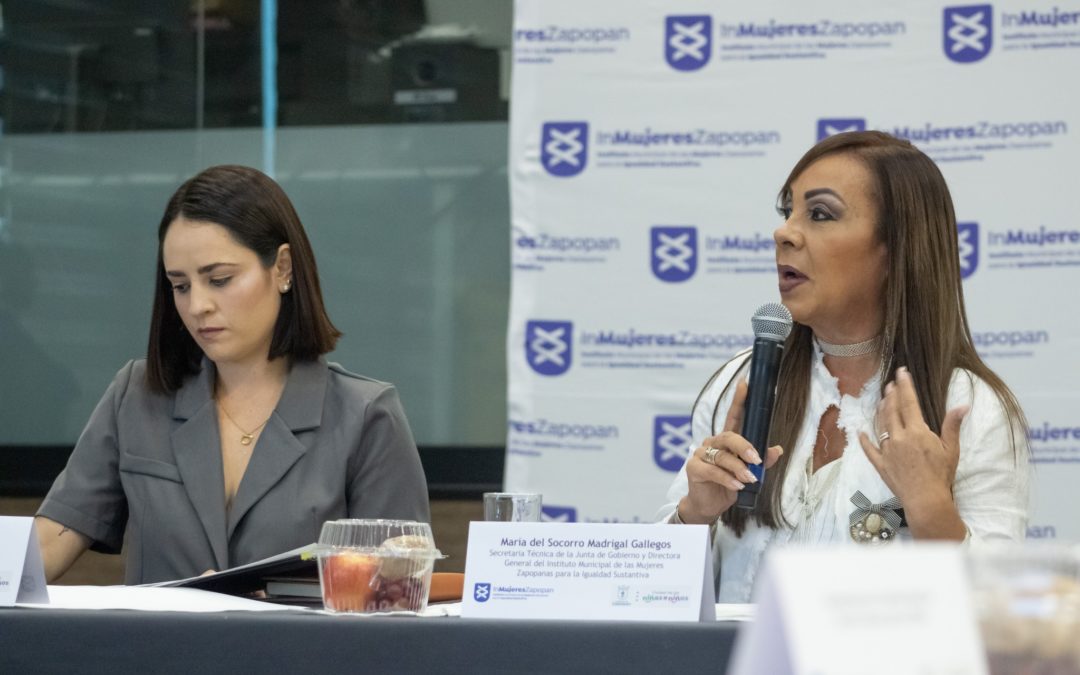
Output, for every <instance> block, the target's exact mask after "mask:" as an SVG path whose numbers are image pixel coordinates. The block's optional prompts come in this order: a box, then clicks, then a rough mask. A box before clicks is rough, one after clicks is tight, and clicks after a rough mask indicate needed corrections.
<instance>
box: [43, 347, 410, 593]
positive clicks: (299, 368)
mask: <svg viewBox="0 0 1080 675" xmlns="http://www.w3.org/2000/svg"><path fill="white" fill-rule="evenodd" d="M213 383H214V366H213V363H211V362H210V361H209V360H206V359H204V360H203V367H202V370H201V371H200V372H199V373H198V374H197V375H194V376H192V377H189V378H188V379H187V380H185V382H184V385H183V386H182V387H181V388H180V390H179V391H177V392H176V393H175V394H173V395H161V394H156V393H153V392H151V391H150V390H149V389H148V388H147V386H146V363H145V361H133V362H130V363H128V364H127V365H126V366H124V367H123V368H122V369H121V370H120V372H119V373H117V375H116V378H115V379H114V380H113V382H112V384H111V385H109V388H108V390H107V391H106V392H105V396H104V397H102V399H101V401H100V402H99V403H98V405H97V408H96V409H95V410H94V413H93V414H92V415H91V417H90V421H89V422H88V423H87V425H86V428H85V429H84V430H83V433H82V435H81V436H80V437H79V441H78V443H77V444H76V446H75V450H74V452H72V454H71V458H70V459H69V460H68V464H67V467H66V468H65V469H64V471H63V472H62V473H61V474H60V476H59V477H57V479H56V482H55V483H54V484H53V486H52V489H51V490H50V491H49V494H48V496H47V497H46V498H45V501H44V502H43V503H42V505H41V508H40V509H39V510H38V515H40V516H45V517H47V518H51V519H52V520H55V521H56V522H58V523H60V524H62V525H64V526H66V527H69V528H71V529H72V530H75V531H77V532H81V533H82V534H84V535H86V536H87V537H89V538H90V539H91V540H92V541H93V544H92V548H94V549H95V550H100V551H104V552H110V553H116V552H119V551H120V548H121V544H122V543H123V544H124V546H125V556H126V559H125V567H126V573H125V580H126V582H127V583H128V584H141V583H149V582H154V581H164V580H169V579H180V578H184V577H189V576H195V575H198V574H201V573H202V572H204V571H206V570H208V569H217V570H222V569H225V568H228V567H234V566H236V565H242V564H244V563H248V562H252V561H254V560H259V559H261V558H265V557H268V556H271V555H274V554H277V553H281V552H283V551H287V550H289V549H293V548H296V547H298V546H303V545H305V544H310V543H312V542H314V541H316V540H317V539H318V536H319V530H320V528H321V527H322V524H323V522H324V521H327V520H333V519H337V518H346V517H350V518H404V519H411V520H422V521H425V522H426V521H429V520H430V513H429V511H428V498H427V483H426V481H425V479H424V472H423V469H422V467H421V466H420V457H419V454H418V453H417V451H416V444H415V443H414V441H413V437H412V432H411V431H410V430H409V424H408V422H407V421H406V419H405V412H404V411H403V410H402V407H401V403H400V402H399V400H398V396H397V392H396V391H395V389H394V388H393V387H392V386H391V385H389V384H386V383H384V382H378V381H376V380H372V379H368V378H365V377H361V376H359V375H354V374H352V373H349V372H347V371H346V370H344V369H343V368H341V367H340V366H338V365H337V364H333V363H331V364H327V363H326V361H324V360H323V359H319V360H318V361H311V362H301V363H296V364H294V365H293V366H292V369H291V370H290V372H289V376H288V381H287V382H286V385H285V389H284V391H283V392H282V395H281V400H280V401H279V402H278V405H277V408H276V409H275V410H274V413H273V414H272V415H271V417H270V420H269V421H268V422H267V423H266V426H265V427H264V429H263V431H262V434H261V435H260V436H259V439H258V441H257V442H256V447H255V449H254V451H253V453H252V456H251V461H250V463H249V464H248V467H247V471H246V472H245V473H244V477H243V480H242V481H241V482H240V487H239V488H238V491H237V494H236V497H235V498H234V500H233V504H232V507H231V509H230V510H229V511H228V512H226V510H225V478H224V474H223V470H222V463H221V443H220V438H219V435H218V419H217V406H216V405H215V404H214V399H213Z"/></svg>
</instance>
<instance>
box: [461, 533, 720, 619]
mask: <svg viewBox="0 0 1080 675" xmlns="http://www.w3.org/2000/svg"><path fill="white" fill-rule="evenodd" d="M708 532H709V529H708V527H706V526H704V525H683V526H678V527H674V526H671V525H641V524H632V525H631V524H608V523H496V522H474V523H471V524H470V526H469V548H468V553H467V556H466V561H465V588H464V593H463V595H464V597H463V598H462V607H461V615H462V616H463V617H478V618H522V619H571V620H573V619H591V620H620V619H628V620H640V621H699V620H713V619H715V615H716V605H715V598H714V597H713V590H712V589H713V583H712V549H711V547H710V546H709V541H708V537H709V535H708Z"/></svg>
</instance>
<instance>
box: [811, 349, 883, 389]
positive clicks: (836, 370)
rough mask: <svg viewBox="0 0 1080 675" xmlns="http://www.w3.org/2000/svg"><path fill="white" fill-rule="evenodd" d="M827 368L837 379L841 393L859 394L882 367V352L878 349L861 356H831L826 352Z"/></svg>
mask: <svg viewBox="0 0 1080 675" xmlns="http://www.w3.org/2000/svg"><path fill="white" fill-rule="evenodd" d="M824 360H825V368H826V369H827V370H828V371H829V372H830V373H831V374H832V375H833V377H835V378H836V380H837V387H838V388H839V389H840V393H841V394H847V395H849V396H858V395H859V394H860V393H862V389H863V387H864V386H866V383H867V382H869V381H870V379H871V378H872V377H874V375H876V374H877V372H878V370H879V369H880V368H881V354H880V352H878V351H877V350H875V351H873V352H870V353H869V354H863V355H861V356H829V355H828V354H825V357H824Z"/></svg>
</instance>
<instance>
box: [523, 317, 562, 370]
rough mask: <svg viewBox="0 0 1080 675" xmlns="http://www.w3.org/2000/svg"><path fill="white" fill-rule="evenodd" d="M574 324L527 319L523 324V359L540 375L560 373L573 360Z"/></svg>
mask: <svg viewBox="0 0 1080 675" xmlns="http://www.w3.org/2000/svg"><path fill="white" fill-rule="evenodd" d="M573 334H574V324H573V323H571V322H570V321H529V322H528V323H526V324H525V360H526V361H528V363H529V367H530V368H532V369H533V371H535V372H536V373H538V374H540V375H547V376H556V375H562V374H563V373H565V372H566V371H567V370H569V369H570V364H571V363H572V360H573Z"/></svg>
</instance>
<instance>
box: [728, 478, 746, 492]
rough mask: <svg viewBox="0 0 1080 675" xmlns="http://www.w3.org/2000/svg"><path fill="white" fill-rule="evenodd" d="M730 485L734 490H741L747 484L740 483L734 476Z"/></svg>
mask: <svg viewBox="0 0 1080 675" xmlns="http://www.w3.org/2000/svg"><path fill="white" fill-rule="evenodd" d="M728 487H729V488H731V489H732V490H741V489H743V488H744V487H746V486H745V485H743V484H742V483H740V482H739V481H737V480H735V479H734V478H732V479H731V480H730V481H728Z"/></svg>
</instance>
